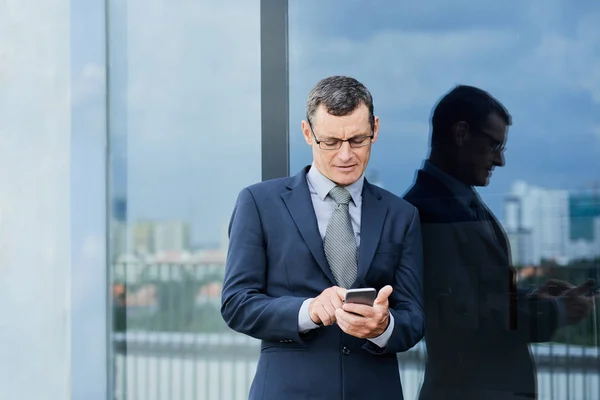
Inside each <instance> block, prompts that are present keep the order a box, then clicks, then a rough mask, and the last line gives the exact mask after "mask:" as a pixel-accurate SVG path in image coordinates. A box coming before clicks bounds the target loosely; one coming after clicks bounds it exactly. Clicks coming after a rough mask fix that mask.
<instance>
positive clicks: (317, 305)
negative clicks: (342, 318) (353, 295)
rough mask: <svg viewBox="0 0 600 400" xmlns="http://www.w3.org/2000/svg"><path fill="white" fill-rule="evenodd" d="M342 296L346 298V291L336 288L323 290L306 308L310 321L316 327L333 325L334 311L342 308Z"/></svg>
mask: <svg viewBox="0 0 600 400" xmlns="http://www.w3.org/2000/svg"><path fill="white" fill-rule="evenodd" d="M344 296H346V289H342V288H340V287H338V286H332V287H330V288H327V289H325V290H323V292H321V294H320V295H318V296H317V297H315V298H314V299H313V300H312V301H311V302H310V304H309V306H308V312H309V315H310V319H311V320H312V321H313V322H314V323H315V324H317V325H320V324H323V325H324V326H329V325H333V324H335V320H336V319H335V317H336V316H335V311H336V310H337V309H339V308H340V307H341V306H342V304H343V300H344Z"/></svg>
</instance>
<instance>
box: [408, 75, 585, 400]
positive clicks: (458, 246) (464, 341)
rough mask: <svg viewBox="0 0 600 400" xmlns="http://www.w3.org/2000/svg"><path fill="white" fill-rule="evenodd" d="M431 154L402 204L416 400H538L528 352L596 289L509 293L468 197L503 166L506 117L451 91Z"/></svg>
mask: <svg viewBox="0 0 600 400" xmlns="http://www.w3.org/2000/svg"><path fill="white" fill-rule="evenodd" d="M431 123H432V137H431V151H430V155H429V158H428V159H427V160H426V161H425V164H424V166H423V168H422V169H421V170H419V171H418V175H417V179H416V182H415V183H414V185H413V186H412V187H411V188H410V189H409V191H408V192H407V194H406V195H405V199H406V200H408V201H409V202H411V203H412V204H414V205H415V206H416V207H417V208H418V209H419V212H420V217H421V223H422V226H423V242H424V243H423V247H424V256H425V264H424V285H425V287H424V296H425V299H424V300H425V313H426V323H427V325H426V336H425V338H426V344H427V353H428V361H427V364H426V370H425V379H424V384H423V387H422V389H421V393H420V399H421V400H430V399H459V400H468V399H477V400H484V399H531V398H536V375H535V368H534V363H533V359H532V356H531V354H530V351H529V343H533V342H546V341H550V340H551V339H552V337H553V335H554V333H555V332H556V330H557V329H558V328H559V327H561V326H564V325H567V324H573V323H576V322H578V321H580V320H581V319H582V318H584V317H585V316H586V315H587V314H588V313H589V311H590V309H591V306H592V301H593V298H592V297H590V296H589V292H590V289H591V287H592V286H593V284H594V282H593V281H592V280H590V281H587V282H584V283H583V284H581V285H580V286H578V287H575V286H574V285H571V284H570V283H568V282H564V281H559V280H550V281H548V282H546V284H544V285H543V286H542V287H540V288H538V289H537V290H533V291H532V290H528V289H520V288H517V287H516V279H515V277H516V274H515V270H514V268H513V267H512V265H511V257H510V246H509V243H508V240H507V239H506V235H505V233H504V231H503V229H502V227H501V226H500V224H499V223H498V221H497V219H496V218H495V217H494V215H493V214H492V212H491V211H490V210H489V209H488V207H487V206H486V205H485V204H484V203H483V201H482V200H481V198H480V196H479V195H478V193H477V191H476V190H475V189H474V187H477V186H479V187H481V186H486V185H488V183H489V181H490V178H491V176H492V174H493V171H494V169H495V168H496V167H502V166H504V163H505V160H504V152H505V150H506V149H505V144H506V141H507V133H508V127H509V126H510V125H511V116H510V114H509V113H508V112H507V110H506V109H505V108H504V106H503V105H502V104H501V103H500V102H498V101H497V100H496V99H494V98H493V97H492V96H491V95H489V94H488V93H487V92H485V91H483V90H480V89H478V88H475V87H472V86H457V87H455V88H454V89H453V90H451V91H450V92H449V93H447V94H446V95H445V96H444V97H443V98H442V99H441V100H440V101H439V103H438V104H437V106H436V107H435V109H434V112H433V115H432V119H431Z"/></svg>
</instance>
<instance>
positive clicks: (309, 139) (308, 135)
mask: <svg viewBox="0 0 600 400" xmlns="http://www.w3.org/2000/svg"><path fill="white" fill-rule="evenodd" d="M302 135H303V136H304V140H305V141H306V144H307V145H309V146H312V144H313V136H312V132H311V130H310V124H309V123H308V121H306V120H303V121H302Z"/></svg>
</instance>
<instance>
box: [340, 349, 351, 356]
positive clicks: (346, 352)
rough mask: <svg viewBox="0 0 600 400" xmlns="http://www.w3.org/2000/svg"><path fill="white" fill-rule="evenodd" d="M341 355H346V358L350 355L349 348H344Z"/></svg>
mask: <svg viewBox="0 0 600 400" xmlns="http://www.w3.org/2000/svg"><path fill="white" fill-rule="evenodd" d="M342 353H343V354H344V355H346V356H347V355H348V354H350V349H349V348H347V347H344V348H343V349H342Z"/></svg>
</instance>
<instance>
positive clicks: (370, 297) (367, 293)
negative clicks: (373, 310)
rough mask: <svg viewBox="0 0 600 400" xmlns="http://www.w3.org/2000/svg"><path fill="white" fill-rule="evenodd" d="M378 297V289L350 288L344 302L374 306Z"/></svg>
mask: <svg viewBox="0 0 600 400" xmlns="http://www.w3.org/2000/svg"><path fill="white" fill-rule="evenodd" d="M376 298H377V290H375V289H373V288H361V289H348V290H347V291H346V297H345V298H344V302H345V303H355V304H364V305H367V306H372V305H373V303H374V302H375V299H376Z"/></svg>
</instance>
